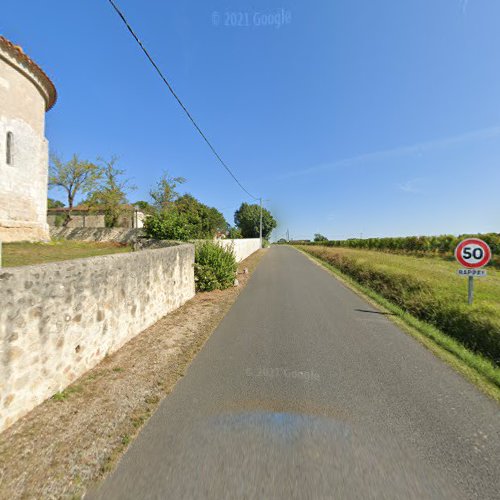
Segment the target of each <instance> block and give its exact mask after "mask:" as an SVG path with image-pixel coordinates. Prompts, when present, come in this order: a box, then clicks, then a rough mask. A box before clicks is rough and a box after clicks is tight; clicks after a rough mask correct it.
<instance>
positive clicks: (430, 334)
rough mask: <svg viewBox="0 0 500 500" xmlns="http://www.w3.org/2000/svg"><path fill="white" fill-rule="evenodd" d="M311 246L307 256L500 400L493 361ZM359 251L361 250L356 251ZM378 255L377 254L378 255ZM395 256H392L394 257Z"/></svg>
mask: <svg viewBox="0 0 500 500" xmlns="http://www.w3.org/2000/svg"><path fill="white" fill-rule="evenodd" d="M310 248H311V247H301V248H300V250H302V251H303V252H304V253H306V254H308V255H309V256H310V257H311V258H312V259H313V260H315V261H316V262H318V263H319V264H320V265H322V266H324V267H325V268H327V269H328V270H329V271H330V272H332V274H334V275H336V276H337V277H338V278H340V280H341V281H343V282H344V283H345V284H346V285H348V286H349V287H350V288H352V289H353V290H354V291H355V292H356V293H358V294H359V295H361V296H362V297H363V298H365V299H366V300H368V301H369V302H371V303H373V304H375V305H377V306H378V308H379V309H381V310H382V311H384V312H389V313H392V314H391V316H389V317H390V319H391V320H393V321H394V322H396V323H397V324H398V325H399V326H400V327H401V328H402V329H403V330H405V331H406V332H407V333H409V334H410V335H412V336H413V337H415V338H416V339H417V340H418V341H419V342H421V343H422V344H423V345H424V346H425V347H427V348H428V349H429V350H431V351H432V352H434V353H435V354H436V355H437V356H439V357H440V358H441V359H443V360H444V361H446V362H447V363H448V364H449V365H451V366H452V367H453V368H455V369H456V370H457V371H459V372H460V373H462V374H463V375H464V376H466V377H467V378H468V379H469V380H470V381H472V382H473V383H475V384H476V385H477V386H478V387H479V388H480V389H481V390H483V392H485V393H486V394H488V395H489V396H491V397H492V398H494V399H496V400H497V401H500V368H499V367H498V366H497V365H495V363H493V362H492V361H491V360H490V359H487V358H485V357H484V356H482V355H480V354H477V353H475V352H473V351H471V350H470V349H468V348H467V347H465V346H464V345H463V344H462V343H460V342H458V341H457V340H455V339H454V338H452V337H450V336H449V335H447V334H445V333H443V332H442V331H440V330H439V329H437V328H436V327H435V326H433V325H431V324H429V323H427V322H425V321H422V320H419V319H418V318H416V317H415V316H413V315H412V314H410V313H408V312H407V311H405V310H404V309H403V308H401V307H399V306H397V305H396V304H394V303H393V302H392V301H390V300H388V299H386V298H385V297H383V296H382V295H381V294H379V293H377V292H375V291H374V290H373V289H372V288H370V287H369V286H365V285H362V284H360V283H359V282H358V281H356V280H355V279H353V278H352V277H351V276H349V275H348V274H345V273H343V272H341V271H340V270H339V269H338V268H336V267H334V266H333V265H331V264H329V263H328V262H326V261H325V260H324V259H323V258H320V257H318V256H316V255H314V254H313V253H312V252H310ZM354 251H355V252H357V251H358V250H354ZM377 253H378V252H377ZM391 256H392V255H391Z"/></svg>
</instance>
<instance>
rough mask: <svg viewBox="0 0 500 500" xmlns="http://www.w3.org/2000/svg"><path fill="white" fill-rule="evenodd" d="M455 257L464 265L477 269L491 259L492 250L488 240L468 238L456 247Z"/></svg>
mask: <svg viewBox="0 0 500 500" xmlns="http://www.w3.org/2000/svg"><path fill="white" fill-rule="evenodd" d="M455 258H456V259H457V260H458V262H460V264H462V266H464V267H468V268H471V269H477V268H478V267H483V266H485V265H486V264H488V262H489V261H490V259H491V250H490V247H489V246H488V244H487V243H486V242H484V241H483V240H480V239H478V238H467V239H466V240H463V241H461V242H460V243H459V244H458V246H457V248H456V249H455Z"/></svg>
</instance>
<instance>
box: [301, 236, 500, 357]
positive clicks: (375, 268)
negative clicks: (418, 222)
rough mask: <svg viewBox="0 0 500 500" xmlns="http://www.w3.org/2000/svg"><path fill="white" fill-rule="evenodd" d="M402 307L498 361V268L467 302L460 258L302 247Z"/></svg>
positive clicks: (477, 284)
mask: <svg viewBox="0 0 500 500" xmlns="http://www.w3.org/2000/svg"><path fill="white" fill-rule="evenodd" d="M302 249H303V250H305V251H306V252H309V253H311V254H312V255H314V256H316V257H318V258H320V259H322V260H324V261H326V262H328V263H329V264H331V265H333V266H334V267H336V268H337V269H339V270H340V271H342V272H343V273H345V274H347V275H348V276H351V277H352V278H353V279H354V280H355V281H357V282H358V283H361V284H362V285H364V286H366V287H367V288H370V289H371V290H373V291H375V292H377V293H378V294H380V295H381V296H382V297H384V298H386V299H388V300H389V301H391V302H392V303H394V304H395V305H397V306H398V307H400V308H401V309H402V310H403V311H405V312H407V313H410V314H411V315H413V316H415V317H417V318H419V319H421V320H424V321H426V322H428V323H430V324H432V325H434V326H435V327H437V328H438V329H439V330H441V331H442V332H444V333H446V334H447V335H449V336H451V337H453V338H454V339H456V340H458V341H459V342H461V343H462V344H463V345H465V346H466V347H468V348H469V349H471V350H473V351H475V352H478V353H480V354H482V355H483V356H485V357H488V358H490V359H491V360H493V361H494V362H495V363H497V364H499V363H500V272H499V271H498V270H497V269H492V268H490V269H488V276H487V277H486V278H479V279H475V280H474V281H475V297H474V304H473V305H472V306H469V305H468V304H467V279H466V278H463V277H461V276H458V275H457V274H456V270H457V269H458V268H459V267H460V266H459V265H458V263H454V262H450V261H448V260H444V259H438V258H436V257H434V258H428V257H415V256H407V255H396V254H389V253H383V252H380V251H370V250H358V249H347V248H327V247H314V246H307V247H302Z"/></svg>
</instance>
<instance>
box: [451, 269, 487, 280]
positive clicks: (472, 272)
mask: <svg viewBox="0 0 500 500" xmlns="http://www.w3.org/2000/svg"><path fill="white" fill-rule="evenodd" d="M457 274H458V275H459V276H474V277H475V278H482V277H483V276H486V270H485V269H459V270H458V271H457Z"/></svg>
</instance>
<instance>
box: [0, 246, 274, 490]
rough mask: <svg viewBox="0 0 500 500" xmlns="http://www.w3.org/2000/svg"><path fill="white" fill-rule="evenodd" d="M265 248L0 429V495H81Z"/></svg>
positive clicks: (166, 388) (179, 372)
mask: <svg viewBox="0 0 500 500" xmlns="http://www.w3.org/2000/svg"><path fill="white" fill-rule="evenodd" d="M265 252H266V250H259V251H258V252H256V253H255V254H253V255H251V256H250V257H249V258H248V259H246V260H244V261H243V262H242V263H240V265H239V274H238V280H239V283H240V284H239V286H238V287H233V288H229V289H227V290H223V291H221V290H215V291H213V292H206V293H200V294H197V295H196V297H194V298H193V299H192V300H190V301H189V302H187V303H186V304H184V305H183V306H182V307H180V308H179V309H177V310H176V311H174V312H173V313H170V314H169V315H167V316H165V317H164V318H162V319H161V320H160V321H158V322H157V323H156V324H155V325H153V326H152V327H150V328H148V329H147V330H145V331H144V332H142V333H141V334H140V335H138V336H137V337H135V338H134V339H132V340H131V341H130V342H128V343H127V344H126V345H125V346H124V347H122V348H121V349H120V350H119V351H117V352H116V353H115V354H113V355H111V356H109V357H108V358H106V359H105V360H104V361H103V362H101V363H100V364H99V365H97V366H96V367H95V368H94V369H93V370H90V371H89V372H87V373H86V374H85V375H84V376H83V377H81V378H80V379H79V380H77V381H76V382H75V383H74V384H72V385H71V386H69V387H68V388H66V389H65V390H64V391H63V392H61V393H58V394H56V395H55V396H54V397H52V398H51V399H49V400H47V401H45V402H44V403H42V404H41V405H40V406H38V407H37V408H35V409H34V410H33V411H32V412H31V413H29V414H28V415H27V416H26V417H24V418H22V419H21V420H19V421H18V422H16V423H15V424H14V425H13V426H12V427H10V428H9V429H7V430H6V431H5V432H4V433H3V434H1V435H0V498H8V499H17V498H79V497H81V496H82V495H83V494H84V493H85V491H86V489H87V488H88V487H89V486H90V485H91V484H93V483H95V482H97V481H100V480H101V479H102V478H103V477H104V476H105V475H106V473H108V472H109V471H110V470H111V469H112V468H113V466H114V464H115V462H116V460H117V459H118V458H119V456H120V455H121V454H122V453H123V452H124V451H125V450H126V448H127V446H128V444H129V443H130V441H131V440H132V439H133V438H134V436H136V435H137V433H138V432H139V430H140V428H141V427H142V426H143V425H144V423H145V422H146V421H147V420H148V418H149V417H150V416H151V415H152V414H153V412H154V411H155V410H156V408H157V407H158V405H159V403H160V401H161V400H162V399H163V398H164V397H165V396H166V395H167V394H169V393H170V392H171V391H172V389H173V387H174V385H175V384H176V382H177V381H178V380H179V378H180V377H182V376H183V375H184V372H185V371H186V368H187V367H188V365H189V362H190V361H191V360H192V359H193V357H194V356H195V355H196V353H197V352H198V351H199V350H200V349H201V348H202V347H203V344H204V343H205V341H206V340H207V338H208V337H209V336H210V334H211V333H212V332H213V331H214V330H215V328H216V327H217V325H218V324H219V322H220V321H221V319H222V318H223V317H224V315H225V314H226V312H227V311H228V310H229V308H230V307H231V305H232V304H233V303H234V302H235V300H236V298H237V296H238V294H239V293H240V292H241V290H242V289H243V287H244V286H245V285H246V283H247V281H248V279H249V277H250V276H251V274H252V272H253V270H254V269H255V267H256V266H257V264H258V262H259V261H260V259H261V257H262V256H263V255H264V253H265ZM244 268H248V270H249V273H248V274H243V272H242V271H243V269H244Z"/></svg>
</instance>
